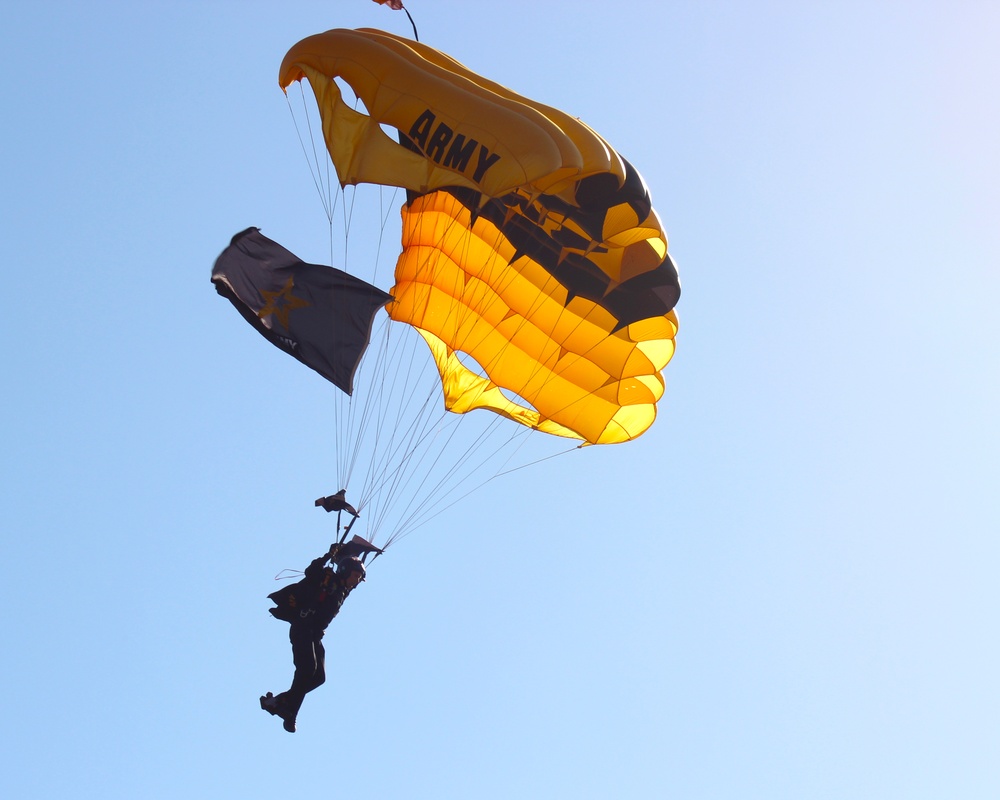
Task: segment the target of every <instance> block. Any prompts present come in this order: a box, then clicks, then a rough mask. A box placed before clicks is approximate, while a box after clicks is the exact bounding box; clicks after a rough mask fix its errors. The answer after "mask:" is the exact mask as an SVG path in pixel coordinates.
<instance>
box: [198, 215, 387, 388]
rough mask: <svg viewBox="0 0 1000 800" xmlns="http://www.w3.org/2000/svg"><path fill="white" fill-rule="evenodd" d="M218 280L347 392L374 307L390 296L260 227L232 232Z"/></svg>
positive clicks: (269, 333) (240, 307)
mask: <svg viewBox="0 0 1000 800" xmlns="http://www.w3.org/2000/svg"><path fill="white" fill-rule="evenodd" d="M212 283H214V284H215V288H216V290H217V291H218V292H219V294H221V295H222V296H223V297H226V298H228V299H229V300H230V301H231V302H232V304H233V305H234V306H236V310H237V311H239V312H240V313H241V314H242V315H243V316H244V318H245V319H246V320H247V322H249V323H250V324H251V325H253V326H254V327H255V328H256V329H257V330H258V331H259V332H260V333H261V335H262V336H264V338H265V339H267V340H268V341H269V342H271V343H272V344H273V345H275V346H276V347H279V348H281V349H282V350H284V351H285V352H286V353H288V354H289V355H292V356H295V358H297V359H298V360H299V361H301V362H302V363H303V364H305V365H306V366H307V367H312V368H313V369H314V370H316V371H317V372H318V373H319V374H320V375H322V376H323V377H324V378H326V379H327V380H329V381H331V382H332V383H333V384H334V385H336V386H338V387H339V388H341V389H343V390H344V391H345V392H347V394H350V393H351V391H352V390H353V384H354V371H355V370H356V369H357V368H358V363H359V362H360V361H361V356H362V355H363V354H364V352H365V348H366V347H367V346H368V339H369V336H370V335H371V329H372V322H373V320H374V319H375V313H376V312H377V311H378V310H379V308H381V307H382V306H384V305H385V304H386V303H387V302H389V301H390V300H391V299H392V296H391V295H389V294H386V293H385V292H383V291H382V290H381V289H379V288H377V287H375V286H372V285H371V284H369V283H366V282H365V281H363V280H360V279H358V278H355V277H354V276H353V275H348V274H347V273H346V272H342V271H341V270H339V269H334V268H333V267H325V266H321V265H319V264H307V263H305V262H304V261H302V260H301V259H299V258H297V257H296V256H295V255H293V254H292V253H290V252H288V251H287V250H286V249H285V248H284V247H282V246H281V245H280V244H278V243H277V242H274V241H272V240H270V239H268V238H267V237H266V236H264V235H263V234H261V232H260V230H259V229H257V228H247V229H246V230H245V231H242V232H241V233H237V234H236V235H235V236H234V237H233V240H232V241H231V242H230V243H229V247H227V248H226V249H225V250H223V251H222V254H221V255H220V256H219V257H218V259H216V262H215V266H214V267H213V268H212Z"/></svg>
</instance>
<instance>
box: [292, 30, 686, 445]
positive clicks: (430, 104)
mask: <svg viewBox="0 0 1000 800" xmlns="http://www.w3.org/2000/svg"><path fill="white" fill-rule="evenodd" d="M303 78H305V79H307V80H308V81H309V83H310V85H311V86H312V89H313V93H314V94H315V97H316V100H317V103H318V106H319V110H320V115H321V117H322V120H323V134H324V138H325V140H326V144H327V149H328V150H329V152H330V155H331V157H332V159H333V163H334V165H335V167H336V170H337V175H338V178H339V180H340V182H341V184H342V185H347V184H356V183H375V184H382V185H386V186H399V187H402V188H405V189H407V190H408V201H407V203H406V205H405V206H404V207H403V209H402V216H403V252H402V253H401V254H400V256H399V260H398V262H397V265H396V284H395V286H394V287H393V288H392V290H391V293H392V296H393V298H394V299H393V301H392V302H390V303H389V305H388V310H389V314H390V316H391V317H392V319H394V320H397V321H399V322H404V323H407V324H409V325H412V326H413V327H414V328H416V329H417V330H418V331H419V333H420V334H421V335H422V336H423V338H424V339H425V340H426V341H427V344H428V345H429V347H430V350H431V353H432V355H433V357H434V360H435V362H436V364H437V367H438V370H439V371H440V374H441V380H442V386H443V390H444V398H445V405H446V407H447V408H448V409H449V410H451V411H455V412H457V413H464V412H467V411H470V410H472V409H474V408H485V409H489V410H491V411H494V412H496V413H498V414H502V415H504V416H506V417H509V418H510V419H512V420H515V421H517V422H519V423H521V424H523V425H527V426H529V427H531V428H536V429H538V430H540V431H544V432H547V433H552V434H556V435H559V436H566V437H570V438H577V439H582V440H584V441H586V442H589V443H593V444H597V443H601V444H607V443H615V442H623V441H627V440H629V439H634V438H635V437H636V436H639V435H640V434H641V433H643V432H644V431H645V430H646V429H647V428H649V426H650V425H651V424H652V423H653V420H654V418H655V415H656V402H657V401H658V400H659V399H660V397H661V396H662V394H663V379H662V376H661V374H660V373H661V371H662V370H663V368H664V367H665V366H666V365H667V363H668V362H669V361H670V359H671V357H672V356H673V352H674V337H675V335H676V332H677V318H676V316H675V314H674V311H673V307H674V305H675V303H676V302H677V299H678V297H679V295H680V285H679V282H678V279H677V270H676V267H675V266H674V264H673V261H672V260H671V258H670V255H669V254H668V253H667V237H666V234H665V233H664V231H663V227H662V225H661V223H660V220H659V218H658V217H657V215H656V212H655V211H654V210H653V208H652V205H651V203H650V199H649V193H648V190H647V189H646V186H645V183H644V182H643V180H642V178H641V177H640V176H639V174H638V172H636V171H635V169H634V168H633V167H632V166H631V165H630V164H629V163H628V162H627V161H625V159H623V158H622V157H621V156H620V155H619V154H618V153H616V152H615V151H614V150H613V149H612V148H611V147H610V146H609V145H608V144H607V142H605V141H604V140H603V139H602V138H601V137H600V136H599V135H598V134H597V133H595V132H594V131H593V130H591V129H590V128H589V127H587V126H586V125H585V124H584V123H582V122H580V121H579V120H577V119H574V118H572V117H570V116H568V115H567V114H565V113H563V112H561V111H559V110H557V109H554V108H551V107H549V106H545V105H542V104H540V103H536V102H534V101H532V100H529V99H527V98H524V97H521V96H519V95H516V94H514V93H513V92H511V91H510V90H508V89H506V88H504V87H503V86H500V85H498V84H496V83H493V82H491V81H488V80H486V79H485V78H483V77H481V76H479V75H476V74H475V73H473V72H471V71H469V70H468V69H466V68H465V67H464V66H462V65H461V64H459V63H458V62H456V61H454V60H453V59H451V58H450V57H448V56H446V55H444V54H443V53H440V52H439V51H437V50H434V49H433V48H431V47H428V46H426V45H423V44H421V43H419V42H414V41H409V40H406V39H402V38H400V37H396V36H393V35H391V34H388V33H384V32H381V31H375V30H369V29H361V30H333V31H328V32H326V33H323V34H319V35H316V36H311V37H309V38H307V39H304V40H303V41H301V42H299V43H298V44H296V45H295V46H294V47H292V49H291V50H289V52H288V54H287V55H286V56H285V59H284V61H283V62H282V65H281V69H280V73H279V83H280V85H281V87H282V89H287V87H288V86H289V85H290V84H291V83H293V82H295V81H298V80H301V79H303ZM338 81H342V82H343V83H346V84H347V85H348V86H350V88H351V90H352V91H353V92H354V94H355V95H356V97H357V98H358V99H359V100H360V102H361V103H363V105H364V108H363V109H355V108H353V107H351V105H349V104H348V103H347V102H346V101H345V100H344V98H343V96H342V92H341V88H340V86H339V85H338ZM383 126H388V127H390V128H393V129H395V130H396V131H398V141H395V140H394V139H393V138H392V137H390V136H389V135H388V134H387V133H386V132H385V130H384V127H383ZM473 362H474V363H473Z"/></svg>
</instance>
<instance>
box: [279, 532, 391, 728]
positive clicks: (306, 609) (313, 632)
mask: <svg viewBox="0 0 1000 800" xmlns="http://www.w3.org/2000/svg"><path fill="white" fill-rule="evenodd" d="M355 539H356V540H360V541H362V542H363V541H364V540H362V539H360V537H355ZM352 544H354V542H351V543H348V544H347V545H341V544H333V545H331V546H330V550H329V552H327V553H325V554H324V555H322V556H320V557H319V558H317V559H314V560H313V561H312V563H310V564H309V566H308V567H306V569H305V577H304V578H303V579H302V580H301V581H299V582H298V583H295V584H292V585H290V586H286V587H284V588H283V589H279V590H278V591H277V592H274V593H272V594H270V595H268V597H269V598H270V599H271V600H273V601H274V602H275V603H276V604H277V607H276V608H272V609H270V611H271V614H273V615H274V616H275V617H276V618H277V619H280V620H284V621H285V622H288V623H289V629H288V639H289V641H290V642H291V643H292V662H293V663H294V664H295V674H294V676H293V677H292V685H291V686H290V687H289V689H288V691H286V692H282V693H281V694H279V695H277V696H275V695H273V694H271V692H268V693H267V694H265V695H263V696H262V697H261V698H260V707H261V708H262V709H264V710H265V711H267V712H268V713H269V714H272V715H274V716H278V717H280V718H281V720H282V723H283V727H284V729H285V730H286V731H288V732H289V733H295V718H296V716H298V713H299V708H300V707H301V706H302V701H303V700H304V699H305V696H306V694H308V693H309V692H311V691H312V690H313V689H316V688H317V687H319V686H322V685H323V683H324V682H325V681H326V668H325V656H326V651H325V650H324V648H323V633H324V632H325V631H326V628H327V626H328V625H329V624H330V622H332V621H333V618H334V617H336V616H337V613H338V612H339V611H340V607H341V606H342V605H343V604H344V600H346V599H347V596H348V595H349V594H350V593H351V592H352V591H353V590H354V589H355V588H356V587H357V585H358V584H359V583H361V582H362V581H363V580H364V579H365V565H364V564H363V563H362V561H361V559H360V558H358V557H357V556H356V555H354V554H353V553H354V552H356V551H357V548H353V549H352V548H351V545H352ZM365 544H367V542H365ZM369 547H370V546H369ZM345 551H346V552H345ZM371 551H374V552H381V551H379V550H377V548H371ZM327 562H332V563H333V564H334V566H335V567H336V568H335V569H334V568H333V567H330V566H327Z"/></svg>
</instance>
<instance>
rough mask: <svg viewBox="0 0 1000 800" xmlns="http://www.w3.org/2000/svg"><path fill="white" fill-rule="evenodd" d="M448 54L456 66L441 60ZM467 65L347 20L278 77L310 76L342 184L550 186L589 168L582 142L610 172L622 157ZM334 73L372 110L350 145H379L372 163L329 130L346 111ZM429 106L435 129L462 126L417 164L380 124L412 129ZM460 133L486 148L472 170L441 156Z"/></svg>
mask: <svg viewBox="0 0 1000 800" xmlns="http://www.w3.org/2000/svg"><path fill="white" fill-rule="evenodd" d="M436 62H437V63H436ZM445 63H447V64H449V65H451V67H452V68H451V69H449V68H446V67H445V66H441V64H445ZM459 67H460V65H458V64H457V62H454V61H453V60H451V59H448V58H447V57H446V56H443V54H440V53H438V52H437V51H435V50H433V49H432V48H429V47H426V46H425V45H420V44H419V43H417V42H409V41H405V40H402V39H397V38H396V37H393V36H391V35H389V34H385V33H381V32H378V31H371V30H344V29H338V30H332V31H327V32H326V33H322V34H317V35H316V36H310V37H308V38H307V39H303V40H302V41H301V42H299V43H298V44H296V45H295V46H293V47H292V48H291V49H290V50H289V51H288V53H287V54H286V55H285V58H284V60H283V61H282V64H281V68H280V70H279V78H278V82H279V85H280V86H281V88H282V89H286V88H287V87H288V86H289V85H290V84H291V83H293V82H294V81H297V80H301V79H302V78H308V80H309V82H310V84H311V85H312V87H313V91H314V93H315V94H316V97H317V101H318V103H319V108H320V112H321V115H322V116H323V117H324V133H325V134H326V135H327V136H328V138H327V147H328V149H329V150H330V154H331V156H332V158H333V159H334V162H335V163H337V165H338V175H339V176H340V178H341V181H342V182H343V183H381V182H385V183H388V184H390V185H398V186H404V187H406V188H408V189H413V190H414V191H419V192H426V191H428V190H431V189H434V188H439V187H441V186H447V185H471V186H475V187H476V188H478V189H480V190H481V191H483V192H485V193H486V194H488V195H490V196H494V197H495V196H499V195H502V194H504V193H506V192H508V191H510V190H512V189H514V188H515V187H518V186H523V185H530V184H536V183H537V186H536V188H537V190H538V191H541V190H544V189H545V188H547V187H550V186H552V185H553V184H554V183H559V182H564V181H567V180H569V179H571V178H573V177H575V176H579V175H581V174H583V172H584V167H585V154H584V153H583V152H581V150H580V145H585V146H586V148H587V153H586V157H589V158H595V157H596V156H597V154H601V155H602V156H603V158H601V159H599V160H598V161H596V162H595V163H594V164H592V165H590V166H589V167H588V168H589V169H590V170H591V171H595V172H597V171H602V170H603V171H607V170H608V169H609V167H610V166H611V165H613V164H614V163H615V161H616V160H617V159H618V156H617V154H613V151H612V150H611V149H610V148H608V147H607V146H606V144H605V143H604V142H603V140H601V139H600V137H598V136H597V135H596V134H594V133H593V132H591V131H589V129H587V128H586V126H584V125H582V124H574V125H573V126H572V128H571V130H572V134H573V136H570V135H568V134H567V133H566V132H565V131H563V130H562V129H561V128H560V127H559V125H557V124H556V123H555V122H553V121H552V120H551V119H550V118H549V117H547V116H546V115H545V114H544V113H543V112H542V111H540V110H537V109H536V107H535V104H532V103H531V102H530V101H528V100H527V99H526V98H520V97H518V96H517V95H514V94H513V93H510V92H508V91H507V90H504V93H502V94H501V93H498V92H494V91H490V90H489V89H488V88H485V87H484V86H483V85H482V84H488V85H492V86H496V84H490V83H489V82H488V81H485V80H484V79H482V78H480V77H479V76H476V75H475V74H474V73H472V72H469V71H468V70H465V69H464V68H461V69H458V68H459ZM455 70H457V71H455ZM335 77H340V78H342V79H343V80H344V81H346V82H347V83H348V84H349V85H350V86H351V88H352V89H353V90H354V91H355V93H356V94H357V95H358V97H360V98H361V100H362V101H363V102H364V104H365V108H366V109H367V110H368V113H369V114H370V118H371V120H372V124H370V125H367V126H365V127H364V128H363V130H362V132H361V135H360V138H356V139H355V140H354V141H353V142H352V143H351V145H350V147H351V148H353V149H361V150H367V149H369V148H373V149H377V150H378V151H379V158H380V159H381V160H380V162H379V163H375V162H374V161H373V160H371V159H367V158H364V159H361V162H363V163H365V164H367V165H368V167H369V168H370V169H371V171H370V172H369V171H366V170H363V169H358V170H350V169H348V168H347V165H346V164H343V163H341V162H342V161H343V158H344V154H343V150H344V146H343V142H341V141H339V140H337V139H335V138H329V131H328V130H327V129H328V128H330V127H331V126H330V125H328V124H327V123H326V118H327V117H331V116H336V115H338V114H340V115H342V114H343V111H342V109H341V108H340V107H339V106H338V104H337V99H339V95H340V92H339V90H336V91H334V90H333V89H331V87H330V85H331V84H333V83H334V81H333V79H334V78H335ZM428 113H429V114H430V115H431V117H430V118H428V119H430V120H431V121H430V122H429V124H430V125H431V126H433V127H434V130H435V132H436V131H437V130H438V129H437V126H438V125H441V124H444V125H446V126H447V127H448V129H450V131H451V132H452V134H453V135H452V136H451V137H450V138H449V139H448V140H447V142H445V140H444V139H443V138H442V139H441V140H440V141H441V142H443V143H442V144H441V148H442V149H441V150H440V151H434V150H432V151H431V154H432V155H437V156H439V158H438V159H437V161H435V160H433V158H428V159H427V163H426V164H424V165H423V167H422V168H420V169H415V168H414V166H413V162H412V159H410V158H409V156H411V155H413V154H412V153H411V152H410V151H408V150H406V148H404V147H402V146H401V145H398V144H396V143H394V142H393V141H392V140H391V139H390V138H389V137H388V136H386V135H385V134H384V133H383V132H382V131H381V129H380V128H379V123H385V124H388V125H391V126H393V127H395V128H398V129H399V130H401V131H403V132H404V133H408V132H410V131H411V130H412V129H413V127H414V125H416V124H417V123H418V121H419V120H420V119H421V117H422V115H425V114H428ZM564 116H565V115H564ZM567 119H569V118H568V117H567ZM432 135H433V134H432ZM441 136H442V137H443V136H444V134H443V133H442V134H441ZM457 136H463V137H464V141H466V142H469V141H475V142H476V143H478V145H479V146H480V148H482V149H476V151H475V153H474V154H473V155H472V156H471V157H470V159H469V161H468V163H467V164H466V165H465V167H464V168H463V169H455V168H448V167H447V166H445V165H443V164H440V163H438V162H440V161H442V160H447V158H446V157H444V156H445V150H444V148H446V147H449V146H450V144H451V143H453V142H454V140H455V138H456V137H457ZM574 137H576V139H577V140H578V142H579V144H578V143H577V141H574ZM404 154H405V155H404ZM494 156H497V157H498V160H497V161H496V163H495V164H493V165H492V166H490V167H489V168H488V169H486V170H485V172H484V173H483V174H482V175H481V176H480V177H479V178H478V179H477V178H476V176H475V173H476V170H477V168H478V167H479V166H480V165H481V164H482V163H483V162H482V161H481V159H487V158H490V157H494ZM338 159H340V161H338ZM386 170H387V171H389V172H390V173H391V174H392V175H393V176H395V177H394V178H393V179H392V180H389V181H385V180H384V179H383V178H382V172H383V171H386Z"/></svg>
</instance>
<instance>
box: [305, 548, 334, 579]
mask: <svg viewBox="0 0 1000 800" xmlns="http://www.w3.org/2000/svg"><path fill="white" fill-rule="evenodd" d="M329 560H330V554H329V553H324V554H323V555H321V556H320V557H319V558H314V559H313V560H312V561H311V562H310V563H309V566H308V567H306V569H305V576H306V577H307V578H312V577H313V576H315V575H317V574H318V573H319V572H320V571H321V570H322V569H323V567H325V566H326V562H327V561H329Z"/></svg>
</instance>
